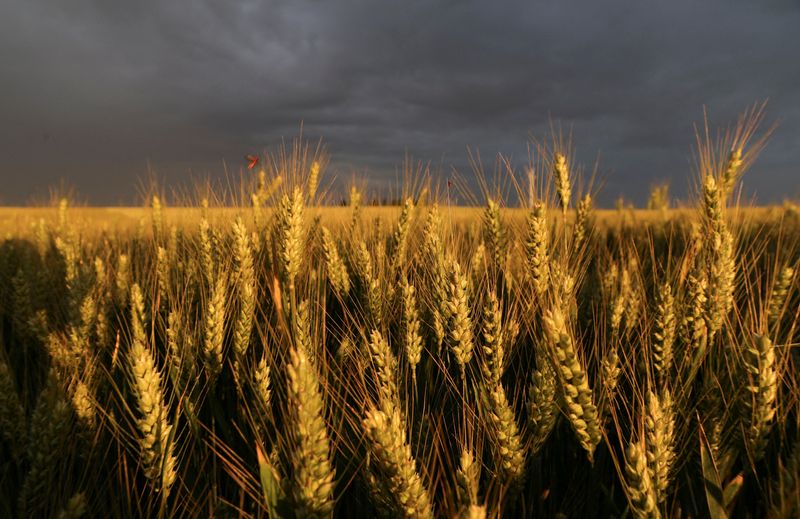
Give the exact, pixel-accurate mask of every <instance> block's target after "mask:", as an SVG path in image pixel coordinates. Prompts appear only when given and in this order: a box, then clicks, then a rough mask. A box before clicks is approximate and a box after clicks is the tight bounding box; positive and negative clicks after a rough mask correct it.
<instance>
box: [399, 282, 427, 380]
mask: <svg viewBox="0 0 800 519" xmlns="http://www.w3.org/2000/svg"><path fill="white" fill-rule="evenodd" d="M400 287H401V290H402V291H403V322H402V324H403V346H404V349H405V353H406V360H407V361H408V365H409V366H410V367H411V373H412V379H414V380H416V378H417V364H419V361H420V359H421V358H422V335H421V334H420V321H419V310H418V309H417V296H416V293H417V291H416V289H415V288H414V285H412V284H410V283H409V282H408V280H407V279H406V278H405V277H404V278H402V280H401V284H400Z"/></svg>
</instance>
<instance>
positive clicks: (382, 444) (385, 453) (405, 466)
mask: <svg viewBox="0 0 800 519" xmlns="http://www.w3.org/2000/svg"><path fill="white" fill-rule="evenodd" d="M384 407H386V409H385V410H384V411H378V410H376V409H372V410H369V411H367V414H366V417H365V418H364V421H363V427H364V432H365V434H366V438H367V442H368V443H367V447H368V449H369V452H370V454H371V457H372V459H373V460H374V463H375V465H376V469H377V472H378V477H380V478H382V479H383V480H384V481H385V485H386V487H387V489H388V492H389V496H387V497H388V498H389V500H390V503H391V504H392V505H393V506H394V508H395V509H394V510H393V515H395V516H398V517H407V518H431V517H433V508H432V506H431V500H430V496H429V494H428V490H427V489H426V488H425V485H424V484H423V482H422V479H421V478H420V476H419V474H418V473H417V469H416V461H415V460H414V457H413V456H412V455H411V446H410V445H409V444H408V442H407V441H406V431H405V426H404V424H403V419H402V417H401V414H400V411H399V409H398V408H397V407H395V406H384Z"/></svg>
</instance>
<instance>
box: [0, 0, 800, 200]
mask: <svg viewBox="0 0 800 519" xmlns="http://www.w3.org/2000/svg"><path fill="white" fill-rule="evenodd" d="M799 27H800V7H798V3H797V2H794V1H789V0H787V1H777V0H776V1H763V2H745V1H737V0H733V1H732V0H711V1H703V2H696V1H688V0H686V1H685V0H669V1H647V0H645V1H627V2H622V1H610V2H609V1H580V2H576V1H554V0H553V1H547V2H534V1H530V0H528V1H520V2H489V1H474V2H466V1H447V2H430V1H402V2H400V1H397V2H377V1H374V0H363V1H360V0H354V1H291V2H290V1H279V2H257V1H209V0H205V1H203V0H193V1H191V2H190V1H159V0H147V1H126V2H116V1H114V2H112V1H108V0H97V1H88V0H70V1H68V2H64V1H53V2H43V1H39V0H0V71H2V72H0V177H2V179H3V182H2V188H0V203H23V202H27V201H30V200H32V199H34V198H36V197H42V196H43V195H46V193H47V191H48V188H49V187H51V186H57V185H58V184H59V182H60V181H61V179H63V180H64V181H65V183H66V184H67V185H69V186H72V187H74V188H75V189H76V190H77V192H78V193H79V194H80V195H81V196H82V197H83V198H84V199H85V200H87V201H88V202H90V203H92V204H114V203H133V202H137V201H138V200H137V198H136V197H137V191H136V189H137V186H139V185H140V179H142V178H146V176H147V168H148V164H149V165H150V167H151V168H152V169H153V170H154V171H155V173H156V175H157V176H158V177H159V178H160V179H162V180H163V181H164V183H166V184H170V185H172V184H180V183H185V182H187V179H190V178H193V177H203V176H206V175H208V176H211V177H214V178H223V177H224V175H225V173H224V169H223V162H225V163H227V165H228V167H229V168H230V169H231V170H233V171H236V172H238V170H239V168H241V167H242V166H243V162H244V161H243V159H242V156H243V155H244V154H245V153H250V152H253V151H257V150H264V149H267V148H270V147H272V146H274V145H276V144H277V143H279V142H280V139H281V137H292V136H294V135H296V134H297V133H298V129H299V126H300V122H301V121H302V122H303V124H304V127H305V130H304V133H305V134H306V135H307V136H309V137H312V138H317V137H320V136H321V137H323V138H324V140H325V142H327V143H328V147H329V150H330V152H331V155H332V164H331V171H330V172H331V173H335V174H336V175H337V176H338V177H339V178H347V179H349V178H350V177H351V176H352V173H353V172H354V171H355V172H360V173H363V176H364V177H365V178H367V179H368V180H369V182H370V185H371V186H373V187H374V188H376V189H379V188H382V187H385V186H387V185H389V184H394V183H395V181H396V178H397V174H396V169H397V167H398V166H399V165H400V163H401V162H402V159H403V156H404V154H405V152H406V151H408V152H409V153H410V154H412V155H413V156H414V157H415V158H418V159H422V160H429V161H431V162H432V163H433V164H436V165H437V167H438V166H439V165H441V166H442V168H443V170H444V174H445V175H446V174H447V173H448V172H449V171H450V166H451V165H453V166H455V167H456V168H457V169H458V170H459V171H460V172H461V173H462V175H464V176H466V177H468V176H469V175H470V169H469V166H468V163H467V152H466V149H467V146H470V147H474V148H478V149H479V150H480V153H481V155H482V157H483V158H484V160H485V161H486V162H491V161H492V159H493V157H494V156H495V155H496V154H497V153H498V152H502V153H504V154H507V155H511V156H513V157H514V158H515V159H517V160H518V161H520V162H522V161H524V160H525V159H526V157H527V151H526V144H527V142H528V139H529V136H530V135H533V136H535V137H540V138H545V137H547V135H548V127H549V121H550V120H556V121H560V122H561V123H562V125H563V126H564V127H572V129H573V133H574V141H575V145H576V148H577V151H578V159H579V160H581V161H582V162H583V163H585V164H586V165H587V167H589V168H591V165H592V164H593V162H594V160H595V158H596V157H597V155H598V154H599V155H600V170H601V174H602V178H603V180H604V183H605V185H604V188H603V196H602V197H601V198H600V200H601V202H603V203H606V204H610V203H611V201H613V200H614V199H615V198H616V196H617V195H619V194H620V193H622V194H625V195H626V196H627V197H628V198H629V199H633V200H635V201H637V202H638V203H643V201H644V200H645V199H646V193H647V192H648V190H649V187H650V185H651V184H652V183H653V182H655V181H658V180H666V179H670V180H671V182H672V187H673V192H674V193H675V194H676V195H678V196H683V195H684V194H685V193H686V188H687V186H688V185H689V183H690V182H689V174H690V167H691V149H690V147H691V145H692V143H693V124H695V123H698V122H702V117H703V107H704V106H706V107H707V108H708V111H709V116H710V119H711V121H712V123H715V124H718V125H724V124H728V123H730V122H733V121H734V120H735V118H736V115H737V114H738V113H739V112H741V111H742V110H743V109H745V108H746V107H748V106H750V105H752V104H753V103H754V102H755V101H759V100H764V99H766V98H769V104H768V107H767V117H766V120H767V122H768V123H771V122H775V121H778V122H779V123H780V125H779V127H778V129H777V131H776V132H775V134H774V136H773V137H772V139H771V140H770V141H769V144H768V145H767V148H766V149H765V150H764V152H763V153H762V155H761V157H760V158H759V160H758V161H757V162H756V164H755V166H754V169H753V170H751V171H750V172H749V173H748V174H747V176H746V177H745V188H746V190H747V192H748V193H751V194H756V195H757V196H758V200H759V201H761V202H776V201H778V202H779V201H781V200H782V199H783V198H784V197H785V196H787V195H795V196H796V195H798V194H800V193H799V192H800V167H799V166H798V165H799V164H800V30H798V28H799Z"/></svg>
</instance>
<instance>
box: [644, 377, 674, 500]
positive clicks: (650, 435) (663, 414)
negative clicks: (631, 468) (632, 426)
mask: <svg viewBox="0 0 800 519" xmlns="http://www.w3.org/2000/svg"><path fill="white" fill-rule="evenodd" d="M645 433H646V435H645V439H646V442H645V443H646V456H647V468H648V470H649V472H650V481H651V484H652V486H653V489H654V491H655V493H656V497H657V501H658V502H659V503H662V502H664V501H665V500H666V498H667V491H668V490H669V484H670V478H671V476H672V469H673V462H674V460H675V411H674V409H673V402H672V396H671V395H670V393H669V391H668V390H664V391H662V393H661V395H660V396H659V395H657V394H656V393H653V392H652V391H650V392H649V393H648V394H647V408H646V414H645Z"/></svg>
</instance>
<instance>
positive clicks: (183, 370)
mask: <svg viewBox="0 0 800 519" xmlns="http://www.w3.org/2000/svg"><path fill="white" fill-rule="evenodd" d="M188 333H189V332H188V330H187V325H186V323H184V321H183V317H182V315H181V313H180V311H178V310H173V311H171V312H170V313H169V316H167V351H168V352H169V357H168V358H169V369H170V376H171V378H172V383H173V385H174V387H175V390H176V392H177V393H178V394H183V392H184V390H185V389H186V387H187V385H188V384H189V381H190V380H191V379H192V378H194V377H195V375H196V369H195V360H196V359H195V349H194V344H192V342H193V341H191V340H190V339H189V337H188Z"/></svg>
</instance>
